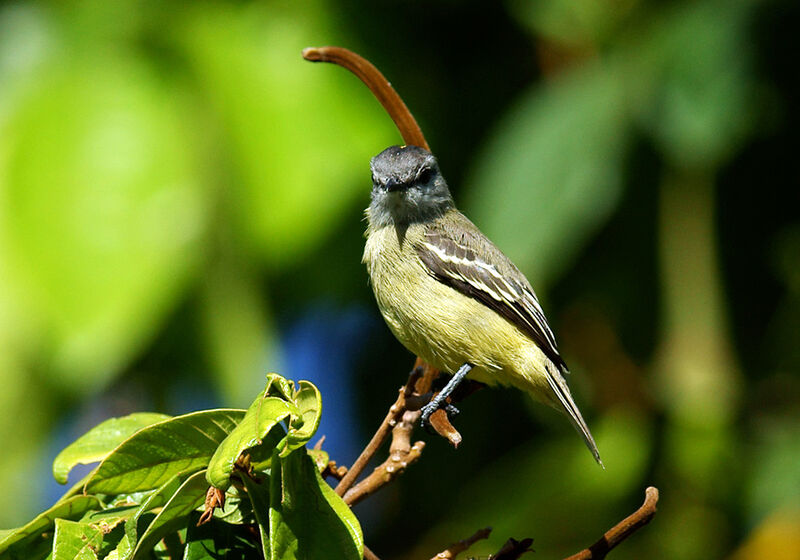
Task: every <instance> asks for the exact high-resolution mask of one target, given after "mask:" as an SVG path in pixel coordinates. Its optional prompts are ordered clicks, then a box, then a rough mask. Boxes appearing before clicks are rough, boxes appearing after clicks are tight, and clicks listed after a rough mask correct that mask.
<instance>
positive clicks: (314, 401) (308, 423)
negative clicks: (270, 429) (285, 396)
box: [281, 380, 322, 457]
mask: <svg viewBox="0 0 800 560" xmlns="http://www.w3.org/2000/svg"><path fill="white" fill-rule="evenodd" d="M299 386H300V389H299V390H298V391H297V392H296V393H295V395H294V402H295V404H296V405H297V408H298V412H299V414H298V415H297V416H296V417H295V418H293V419H292V424H291V426H290V427H289V433H288V434H287V435H286V446H285V447H284V448H283V449H282V450H281V457H286V456H287V455H289V453H291V452H292V451H294V450H295V449H299V448H300V447H303V446H304V445H305V444H306V443H308V441H309V440H310V439H311V438H312V437H313V436H314V434H315V433H316V432H317V428H319V421H320V418H321V417H322V396H321V395H320V394H319V389H317V387H316V386H315V385H314V384H313V383H311V382H310V381H305V380H303V381H300V382H299Z"/></svg>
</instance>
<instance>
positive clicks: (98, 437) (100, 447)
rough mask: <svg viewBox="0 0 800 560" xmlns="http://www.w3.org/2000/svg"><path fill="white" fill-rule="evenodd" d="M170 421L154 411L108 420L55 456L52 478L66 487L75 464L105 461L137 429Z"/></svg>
mask: <svg viewBox="0 0 800 560" xmlns="http://www.w3.org/2000/svg"><path fill="white" fill-rule="evenodd" d="M168 418H169V416H167V415H166V414H157V413H154V412H139V413H135V414H130V415H128V416H124V417H122V418H109V419H108V420H106V421H105V422H103V423H101V424H99V425H97V426H95V427H94V428H92V429H91V430H89V431H88V432H86V433H85V434H84V435H82V436H81V437H80V438H78V439H77V440H76V441H75V442H74V443H71V444H70V445H69V446H68V447H67V448H66V449H64V450H63V451H62V452H61V453H59V454H58V455H57V456H56V458H55V461H53V476H54V477H55V479H56V480H57V481H58V482H59V483H60V484H66V483H67V475H69V471H71V470H72V468H73V467H74V466H75V465H78V464H84V465H85V464H89V463H95V462H97V461H100V460H102V459H103V458H104V457H105V456H106V455H107V454H108V453H109V452H110V451H111V450H112V449H114V448H115V447H116V446H117V445H119V444H120V443H122V442H123V441H124V440H125V439H127V438H128V436H130V435H131V434H133V433H134V432H136V431H137V430H139V429H141V428H144V427H146V426H149V425H151V424H155V423H156V422H161V421H162V420H166V419H168Z"/></svg>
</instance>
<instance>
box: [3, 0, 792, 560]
mask: <svg viewBox="0 0 800 560" xmlns="http://www.w3.org/2000/svg"><path fill="white" fill-rule="evenodd" d="M798 12H800V9H798V4H797V3H796V2H791V1H790V0H787V1H785V2H781V1H777V0H772V1H770V0H761V1H758V0H729V1H723V0H697V1H694V2H689V1H686V2H677V1H664V0H661V1H655V0H625V1H623V2H608V1H600V2H597V1H594V0H545V1H541V2H525V1H524V0H507V1H505V2H498V3H489V2H450V1H446V0H438V1H435V2H365V1H363V0H339V1H338V2H334V1H330V2H325V1H323V0H311V1H309V2H303V3H290V2H242V1H231V0H228V1H225V0H218V1H199V2H193V3H184V2H177V1H175V0H167V1H162V2H158V1H155V0H120V1H116V2H103V1H101V0H83V1H77V2H28V3H24V2H2V3H0V387H2V389H1V390H0V442H2V447H3V451H2V454H0V487H2V488H3V497H4V499H3V504H4V507H3V508H0V526H3V527H11V526H16V525H19V524H22V523H23V522H25V521H26V520H27V519H28V518H30V517H31V516H32V515H33V514H34V513H35V512H36V511H37V510H39V509H42V508H44V507H46V506H47V505H49V504H50V503H52V502H53V501H54V500H55V499H56V497H57V496H58V495H59V493H60V492H61V491H62V489H61V488H60V487H58V485H57V484H56V483H55V482H51V480H52V477H51V475H50V474H49V469H50V463H51V461H52V459H53V457H54V456H55V455H56V453H57V452H58V450H59V449H61V448H62V447H64V446H65V445H66V444H67V443H68V442H70V441H72V440H73V439H75V438H76V437H77V436H79V435H80V434H81V433H83V432H84V431H85V430H86V429H87V428H89V427H90V426H92V425H94V424H96V423H98V422H99V421H101V420H103V419H105V418H107V417H109V416H112V415H121V414H126V413H129V412H132V411H137V410H152V411H159V412H167V413H181V412H187V411H190V410H196V409H200V408H205V407H212V406H236V407H245V406H247V405H248V404H249V403H250V401H251V400H252V398H253V396H254V395H255V394H256V393H257V392H258V390H260V388H261V387H262V386H263V380H264V377H263V375H264V373H265V372H266V371H278V372H280V373H282V374H283V375H285V376H287V377H290V378H295V379H300V378H306V379H310V380H312V381H313V382H314V383H316V384H317V385H318V386H320V388H321V390H322V394H323V399H324V402H325V413H324V415H323V425H322V428H321V433H325V434H327V440H326V444H325V445H326V448H327V449H328V450H329V451H330V452H331V455H332V457H333V458H335V459H336V460H337V461H338V462H339V463H340V464H342V463H349V462H351V461H352V460H353V459H354V458H355V456H356V455H357V453H358V451H359V450H360V449H361V447H362V446H363V445H364V443H365V442H366V441H367V439H368V437H369V436H370V435H371V431H372V430H373V429H374V428H375V427H376V426H377V423H378V422H379V420H380V419H381V418H382V417H383V414H384V413H385V409H386V407H387V406H388V405H389V403H390V402H391V401H392V400H393V399H394V391H395V390H396V388H397V387H398V386H399V385H400V384H401V383H402V382H403V381H404V380H405V376H406V374H407V372H408V370H409V368H410V366H411V364H412V356H410V355H409V354H408V353H407V352H406V351H405V350H404V349H403V348H402V347H401V346H400V345H399V343H397V342H396V341H395V340H394V339H393V338H392V337H391V335H390V333H389V331H388V329H387V328H385V326H384V325H383V322H382V320H381V319H380V317H379V315H378V313H377V310H376V307H375V305H374V304H373V301H372V294H371V291H370V289H369V287H368V285H367V280H366V272H365V270H364V269H363V267H362V265H361V264H360V256H361V250H362V247H363V237H362V233H363V229H364V222H363V220H362V210H363V208H364V207H365V206H366V205H367V202H368V197H369V190H370V182H369V171H368V161H369V158H370V157H371V156H373V155H375V154H376V153H378V152H380V151H381V150H382V149H383V148H385V147H386V146H388V145H391V144H396V143H399V142H400V138H399V135H398V134H397V132H396V131H395V130H394V128H393V125H392V123H391V121H390V120H389V119H388V117H386V116H385V115H384V114H383V112H382V110H381V109H380V107H379V106H378V104H377V103H376V102H375V101H374V100H373V99H372V97H371V95H370V93H369V92H368V91H367V90H366V88H364V87H363V86H362V85H361V84H360V83H359V82H358V81H357V80H356V79H355V78H354V77H353V76H351V75H350V74H348V73H347V72H346V71H344V70H342V69H340V68H335V67H333V66H329V65H313V64H310V63H307V62H304V61H303V60H302V59H301V58H300V51H301V49H302V48H303V47H306V46H318V45H324V44H336V45H342V46H347V47H349V48H352V49H354V50H356V51H357V52H360V53H361V54H363V55H364V56H366V57H367V58H369V59H371V60H372V61H373V62H374V63H375V64H376V65H377V66H378V67H379V68H381V69H382V70H383V71H384V73H385V74H386V75H387V77H388V78H389V79H390V80H391V81H392V82H393V84H394V85H395V87H396V88H397V89H398V91H399V92H400V94H401V95H402V96H403V97H404V99H405V101H406V103H407V104H408V105H409V107H410V108H411V110H412V111H413V112H414V113H415V115H416V117H417V119H418V120H419V121H420V124H421V126H422V129H423V131H424V132H425V134H426V136H427V138H428V141H429V143H430V144H431V146H432V149H433V151H434V152H435V153H436V154H437V156H438V157H439V160H440V164H441V167H442V169H443V171H444V173H445V176H446V177H447V178H448V180H449V182H450V184H451V187H452V190H453V191H454V194H455V197H456V200H457V202H458V203H459V204H460V206H461V208H462V209H463V210H464V211H465V212H466V213H467V214H468V215H469V216H470V217H471V218H472V219H473V221H475V222H476V223H477V224H478V225H479V226H480V227H481V228H482V229H483V230H484V231H485V232H486V233H487V234H488V235H489V236H490V237H492V238H493V239H494V241H495V242H496V243H497V244H498V245H499V246H500V247H501V248H502V249H503V250H504V251H505V252H506V253H507V254H508V255H509V256H511V257H512V259H513V260H515V262H516V263H517V264H518V265H519V266H520V268H521V269H522V270H523V271H524V272H525V273H526V274H527V275H528V277H529V278H530V280H531V282H532V283H533V285H534V287H535V288H536V289H537V291H538V294H539V296H540V299H541V300H542V301H543V305H544V307H545V310H546V312H547V314H548V316H549V318H550V322H551V324H552V326H553V327H554V331H555V332H556V333H557V335H558V338H559V340H560V343H561V348H562V351H563V354H564V355H565V358H566V360H567V362H568V363H569V364H570V366H571V369H572V371H573V375H572V376H571V379H570V383H571V385H572V387H573V391H574V392H575V393H576V394H577V400H578V402H579V403H580V404H581V405H582V409H583V411H584V414H585V415H586V416H587V418H588V421H589V424H590V425H591V426H592V428H593V431H594V433H595V435H596V436H597V440H598V444H599V446H600V450H601V453H602V455H603V458H604V461H605V464H606V467H607V468H606V470H605V471H603V470H601V469H599V468H597V467H596V466H595V465H594V464H593V461H592V458H591V456H590V455H589V453H587V452H586V450H585V449H584V448H583V445H581V443H580V441H579V438H578V437H577V436H576V435H575V433H573V432H572V430H571V428H570V426H569V424H568V422H566V421H565V420H564V419H563V418H561V417H559V416H558V415H556V414H554V413H552V412H551V411H549V410H546V409H544V407H541V406H538V405H530V404H529V402H528V401H527V400H526V398H525V397H524V396H523V395H520V394H518V393H516V392H514V391H504V390H495V391H482V392H480V393H478V394H476V395H474V396H472V397H470V399H469V400H467V401H466V402H465V403H463V406H462V411H463V414H462V415H461V416H460V417H459V418H458V420H457V425H458V426H459V428H460V430H461V432H462V434H463V435H464V438H465V441H464V443H463V444H462V446H461V448H460V449H458V450H457V451H454V450H452V449H450V448H448V447H447V445H446V444H445V443H444V442H443V441H442V440H439V439H437V438H432V437H430V436H427V435H426V434H420V436H419V437H423V438H425V439H428V440H430V442H429V446H428V447H427V448H426V451H425V454H424V455H423V459H422V460H421V462H420V463H418V464H416V465H414V467H413V468H412V469H410V471H409V472H407V473H406V475H405V476H404V477H402V478H401V479H400V480H399V481H398V482H397V483H396V484H394V485H393V486H392V487H391V488H389V489H387V490H385V491H384V492H383V494H382V495H380V496H376V497H374V498H372V499H371V500H369V501H367V502H366V503H364V504H363V505H360V506H358V507H357V508H356V513H357V514H358V515H359V517H360V519H361V521H362V523H363V525H364V527H365V530H366V535H367V542H368V544H369V545H370V547H371V548H372V549H373V550H375V551H376V552H377V553H378V554H379V555H380V556H381V557H382V558H384V559H392V558H408V557H413V558H427V557H429V556H431V555H433V554H434V553H435V552H437V551H438V550H440V549H442V548H443V547H444V546H445V545H446V544H448V543H450V542H453V541H456V540H459V539H461V538H464V537H466V536H468V535H469V534H471V533H472V532H473V531H474V530H475V529H477V528H479V527H483V526H486V525H491V526H493V527H494V528H495V530H494V533H493V535H492V538H491V539H490V541H489V542H488V543H483V544H481V545H480V546H477V547H475V548H474V549H473V551H474V554H488V553H489V552H492V551H493V550H496V549H497V548H498V547H499V545H500V544H501V543H502V542H503V541H504V540H505V539H506V538H507V537H509V536H514V537H517V538H522V537H527V536H530V537H533V538H534V539H535V542H534V548H535V549H536V550H537V554H539V555H541V556H542V557H547V558H551V557H557V556H558V555H565V554H568V553H572V552H575V551H577V550H579V549H580V548H583V547H584V546H586V545H588V544H590V543H591V542H593V541H594V540H595V539H596V538H597V537H598V536H599V535H600V534H601V533H602V532H603V531H604V530H605V529H607V528H608V527H609V526H610V525H611V524H613V523H614V522H616V521H617V520H618V519H620V518H621V517H623V516H624V515H626V514H627V513H629V512H630V511H632V510H633V509H634V507H635V506H636V505H638V504H639V503H640V502H641V500H642V498H643V489H644V487H645V486H646V485H648V484H655V485H657V486H658V487H659V488H660V489H661V492H662V500H661V502H660V504H659V513H658V515H657V517H656V518H655V521H654V522H653V524H651V525H650V526H649V527H648V528H646V529H645V530H643V531H641V532H640V533H639V534H637V535H636V536H635V537H634V538H632V539H631V540H629V541H628V542H626V543H625V544H624V545H623V546H622V547H621V548H620V549H619V550H618V551H617V552H615V553H614V554H615V557H616V558H641V557H643V556H644V555H645V554H646V555H647V557H652V558H686V559H694V558H698V559H699V558H704V559H705V558H721V557H733V558H737V559H742V560H743V559H750V558H753V559H755V558H766V557H769V558H781V557H785V558H797V557H800V505H798V504H800V468H798V465H800V379H799V378H798V369H800V353H799V352H798V348H800V344H798V343H799V342H800V341H799V340H798V330H800V274H799V273H800V224H799V223H798V208H799V207H800V205H798V202H800V199H799V197H798V194H797V193H798V186H800V181H799V180H798V179H799V178H800V177H799V176H798V167H797V165H796V163H792V162H793V161H795V160H796V148H797V145H798V143H797V137H798V133H797V130H798V124H800V122H798V109H799V108H800V106H798V89H797V85H796V84H797V82H796V81H795V74H796V73H797V62H796V61H797V55H798V52H800V48H799V47H800V45H798V34H797V30H798V28H800V19H798V15H799V14H798ZM77 476H81V473H73V478H74V477H77ZM781 555H783V556H781Z"/></svg>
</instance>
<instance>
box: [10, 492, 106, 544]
mask: <svg viewBox="0 0 800 560" xmlns="http://www.w3.org/2000/svg"><path fill="white" fill-rule="evenodd" d="M100 508H102V504H101V503H100V500H98V499H97V498H95V497H94V496H74V497H72V498H69V499H68V500H65V501H63V502H59V503H57V504H56V505H54V506H53V507H51V508H50V509H48V510H46V511H44V512H42V513H40V514H39V515H37V516H36V517H35V518H34V519H33V520H32V521H30V522H29V523H27V524H25V525H23V526H22V527H20V528H18V529H14V530H13V531H10V532H7V533H6V534H5V535H4V536H3V537H2V539H1V540H0V557H2V558H5V557H6V556H4V555H5V554H8V555H9V557H10V558H29V556H28V555H27V552H26V551H27V550H28V549H29V548H30V547H36V546H37V545H39V544H41V543H42V542H43V541H47V540H49V539H50V538H51V536H48V535H47V534H48V533H50V532H51V531H52V530H53V528H54V526H55V520H56V519H69V520H74V519H80V518H81V517H82V516H83V514H84V513H86V512H87V511H89V510H94V509H100Z"/></svg>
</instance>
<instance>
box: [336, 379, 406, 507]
mask: <svg viewBox="0 0 800 560" xmlns="http://www.w3.org/2000/svg"><path fill="white" fill-rule="evenodd" d="M421 375H422V370H421V368H418V367H415V368H414V369H413V370H412V372H411V375H410V376H409V378H408V382H407V383H406V385H405V387H403V388H401V389H400V394H399V395H398V396H397V400H396V401H394V404H393V405H392V406H390V407H389V412H388V413H387V414H386V417H385V418H384V419H383V422H381V425H380V426H378V430H377V431H376V432H375V435H374V436H372V439H371V440H370V441H369V443H368V444H367V446H366V447H365V448H364V451H362V452H361V455H359V457H358V459H356V462H355V463H353V466H352V467H350V469H349V470H348V471H347V474H345V475H344V476H343V477H342V480H340V481H339V484H337V485H336V493H337V494H339V495H340V496H344V494H345V492H347V491H348V490H349V489H350V487H351V486H352V485H353V483H354V482H355V481H356V479H357V478H358V476H359V475H360V474H361V473H362V472H363V470H364V468H365V467H366V466H367V464H368V463H369V461H370V459H372V457H373V456H374V455H375V453H376V452H377V451H378V449H379V448H380V447H381V445H382V444H383V442H384V441H386V438H387V437H388V436H389V433H390V432H391V430H392V428H393V427H394V426H395V425H396V424H397V422H399V421H400V419H401V418H402V417H403V413H404V412H405V411H406V408H407V406H406V397H408V396H410V395H411V393H412V391H413V387H414V384H415V383H416V381H417V379H418V378H419V377H420V376H421Z"/></svg>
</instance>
